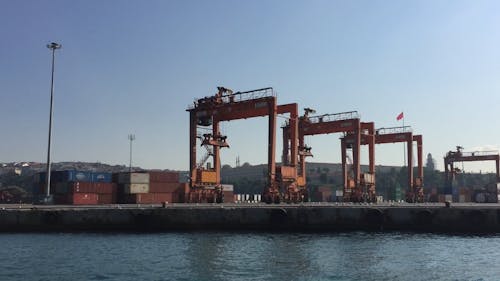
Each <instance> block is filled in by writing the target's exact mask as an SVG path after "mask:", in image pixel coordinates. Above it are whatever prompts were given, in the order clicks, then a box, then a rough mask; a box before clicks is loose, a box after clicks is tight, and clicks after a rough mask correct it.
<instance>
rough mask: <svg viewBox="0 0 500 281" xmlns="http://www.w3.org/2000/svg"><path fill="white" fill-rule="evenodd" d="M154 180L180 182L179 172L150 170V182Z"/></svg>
mask: <svg viewBox="0 0 500 281" xmlns="http://www.w3.org/2000/svg"><path fill="white" fill-rule="evenodd" d="M152 182H171V183H173V182H179V173H178V172H160V171H150V172H149V183H152Z"/></svg>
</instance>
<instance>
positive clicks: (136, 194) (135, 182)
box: [113, 173, 149, 203]
mask: <svg viewBox="0 0 500 281" xmlns="http://www.w3.org/2000/svg"><path fill="white" fill-rule="evenodd" d="M113 181H114V182H115V183H118V203H143V201H147V199H148V198H149V196H148V195H149V174H148V173H117V174H113Z"/></svg>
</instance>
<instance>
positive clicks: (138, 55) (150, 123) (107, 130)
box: [0, 1, 500, 171]
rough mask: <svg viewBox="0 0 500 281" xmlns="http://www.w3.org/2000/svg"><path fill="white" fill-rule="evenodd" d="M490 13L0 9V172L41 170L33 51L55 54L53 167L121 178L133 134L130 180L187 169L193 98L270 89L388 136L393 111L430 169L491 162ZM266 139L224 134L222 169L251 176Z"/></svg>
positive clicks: (230, 4) (45, 65)
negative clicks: (33, 165) (354, 114)
mask: <svg viewBox="0 0 500 281" xmlns="http://www.w3.org/2000/svg"><path fill="white" fill-rule="evenodd" d="M499 11H500V3H499V2H498V1H2V2H0V38H1V40H2V44H0V95H1V103H0V118H1V120H2V121H1V122H0V132H2V141H1V142H0V162H10V161H40V162H43V161H45V158H46V144H47V128H48V106H49V95H50V59H51V57H50V52H49V50H48V49H47V48H46V47H45V45H46V44H47V43H49V42H51V41H56V42H60V43H61V44H62V45H63V48H62V49H61V50H59V51H58V52H57V57H56V77H55V80H56V84H55V109H54V127H53V128H54V130H53V133H54V135H53V160H54V161H100V162H104V163H110V164H127V163H128V145H129V143H128V140H127V135H128V134H129V133H134V134H135V135H136V141H135V142H134V163H135V164H136V165H139V166H142V167H144V168H162V169H165V168H170V169H187V168H188V162H189V158H188V114H187V112H186V111H185V109H186V108H187V106H188V105H189V104H191V103H192V101H193V100H194V99H195V98H198V97H203V96H208V95H212V94H214V93H215V91H216V87H217V86H225V87H228V88H231V89H233V90H251V89H256V88H261V87H268V86H271V87H274V89H275V90H276V91H277V93H278V101H279V103H281V104H283V103H290V102H297V103H298V104H299V107H300V108H303V107H312V108H315V109H316V110H317V112H318V113H321V114H323V113H336V112H343V111H350V110H357V111H359V113H360V114H361V117H362V119H363V121H374V122H375V124H376V127H390V126H397V125H401V123H398V122H397V121H396V116H397V115H398V114H399V113H400V112H401V111H404V113H405V117H406V118H405V124H407V125H411V126H412V127H413V130H414V132H415V133H418V134H422V135H423V137H424V150H425V153H432V155H433V156H434V158H435V159H436V160H437V164H438V168H440V169H442V157H443V155H444V154H445V153H446V151H448V150H450V149H453V148H454V147H455V146H456V145H462V146H464V147H465V148H466V150H476V149H498V148H499V147H500V130H499V129H498V121H497V120H498V118H499V114H498V112H499V111H500V79H499V77H500V48H499V46H500V29H499V28H498V27H499V26H500V17H498V14H499ZM279 122H280V123H281V122H283V119H279ZM266 124H267V121H266V119H265V118H257V119H251V120H243V121H234V122H229V123H225V124H223V126H222V128H223V131H224V133H226V134H227V135H228V142H229V143H230V144H231V148H230V149H228V150H224V151H223V154H222V162H223V163H228V164H231V165H234V162H235V158H236V156H237V155H239V156H240V158H241V161H242V163H243V162H250V163H252V164H259V163H264V162H265V161H266V159H267V158H266V141H267V136H266V132H267V129H266ZM278 136H280V134H278ZM339 137H340V135H327V136H317V137H309V138H307V139H306V142H307V143H308V144H309V145H310V146H312V147H313V153H314V155H315V157H314V158H313V159H310V160H309V161H317V162H338V161H339V160H340V156H339V154H340V149H339V147H340V144H339V141H338V138H339ZM278 143H280V140H278ZM277 151H278V152H279V148H278V150H277ZM376 152H377V156H376V157H377V164H385V165H402V164H403V145H402V144H394V145H383V146H377V150H376ZM277 154H278V155H279V153H277ZM364 161H365V162H366V159H364ZM465 167H466V169H468V170H471V171H474V170H475V171H478V170H483V171H485V170H493V169H494V164H493V163H482V164H466V165H465Z"/></svg>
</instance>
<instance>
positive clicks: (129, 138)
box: [128, 134, 135, 173]
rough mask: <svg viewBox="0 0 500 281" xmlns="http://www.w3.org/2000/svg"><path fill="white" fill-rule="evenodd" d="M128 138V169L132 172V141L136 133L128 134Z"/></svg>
mask: <svg viewBox="0 0 500 281" xmlns="http://www.w3.org/2000/svg"><path fill="white" fill-rule="evenodd" d="M128 140H129V141H130V162H129V166H128V171H129V172H130V173H131V172H132V142H133V141H134V140H135V135H133V134H130V135H128Z"/></svg>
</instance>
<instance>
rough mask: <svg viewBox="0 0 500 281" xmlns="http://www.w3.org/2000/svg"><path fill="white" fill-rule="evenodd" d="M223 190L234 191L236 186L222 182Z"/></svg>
mask: <svg viewBox="0 0 500 281" xmlns="http://www.w3.org/2000/svg"><path fill="white" fill-rule="evenodd" d="M221 186H222V190H223V191H234V186H233V185H232V184H221Z"/></svg>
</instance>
